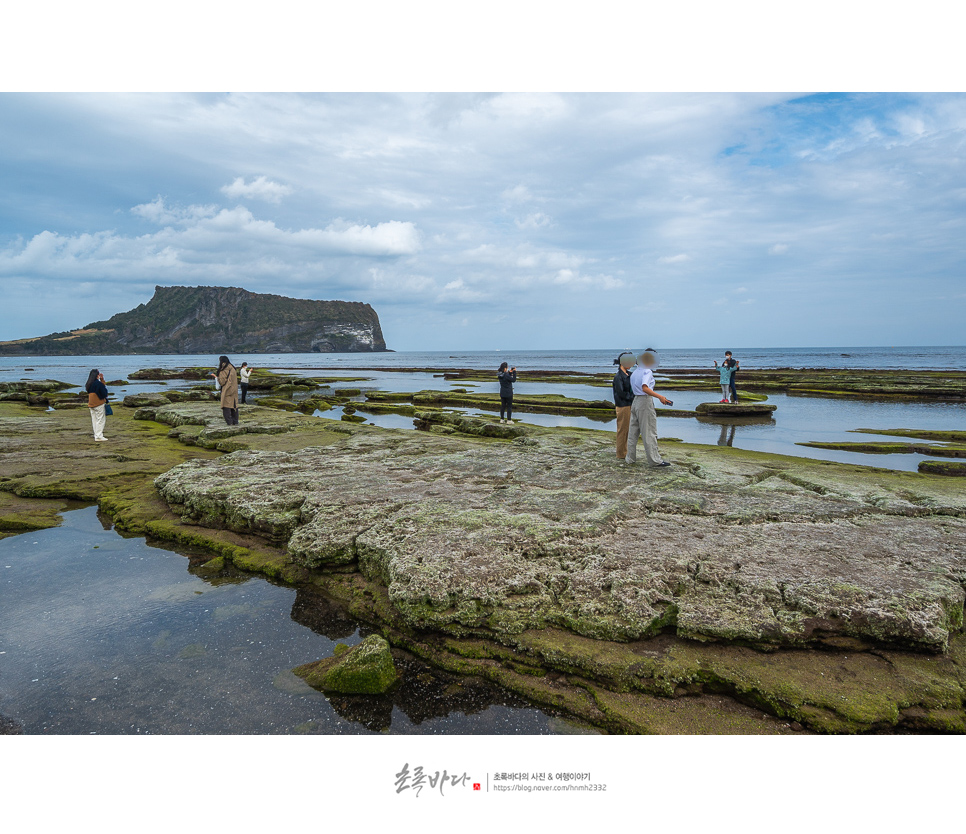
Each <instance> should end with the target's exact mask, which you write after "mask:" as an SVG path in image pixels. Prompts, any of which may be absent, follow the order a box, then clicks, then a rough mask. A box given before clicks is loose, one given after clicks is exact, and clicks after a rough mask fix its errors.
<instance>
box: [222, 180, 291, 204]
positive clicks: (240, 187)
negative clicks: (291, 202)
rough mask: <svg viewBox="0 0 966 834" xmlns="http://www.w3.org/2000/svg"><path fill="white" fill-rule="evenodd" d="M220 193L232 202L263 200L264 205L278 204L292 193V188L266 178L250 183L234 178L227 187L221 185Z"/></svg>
mask: <svg viewBox="0 0 966 834" xmlns="http://www.w3.org/2000/svg"><path fill="white" fill-rule="evenodd" d="M221 191H222V193H223V194H225V195H226V196H227V197H231V198H232V199H234V200H244V199H254V200H264V201H265V202H266V203H280V202H282V198H283V197H287V196H288V195H289V194H291V193H292V188H291V187H290V186H288V185H283V184H282V183H280V182H274V181H273V180H270V179H269V178H268V177H265V176H258V177H255V178H254V179H252V181H251V182H245V178H244V177H235V179H234V180H232V182H230V183H229V184H228V185H223V186H222V187H221Z"/></svg>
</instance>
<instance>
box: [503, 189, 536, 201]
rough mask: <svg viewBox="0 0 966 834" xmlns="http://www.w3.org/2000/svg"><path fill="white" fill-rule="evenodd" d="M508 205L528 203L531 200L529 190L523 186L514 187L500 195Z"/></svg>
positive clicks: (531, 196)
mask: <svg viewBox="0 0 966 834" xmlns="http://www.w3.org/2000/svg"><path fill="white" fill-rule="evenodd" d="M501 196H502V197H503V199H504V200H506V201H507V202H508V203H529V202H530V201H531V200H532V199H533V195H532V194H531V193H530V189H529V188H527V187H526V186H525V185H515V186H513V188H507V189H506V190H505V191H504V192H503V194H502V195H501Z"/></svg>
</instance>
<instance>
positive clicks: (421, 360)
mask: <svg viewBox="0 0 966 834" xmlns="http://www.w3.org/2000/svg"><path fill="white" fill-rule="evenodd" d="M645 347H649V345H644V346H643V347H642V346H640V345H637V346H634V345H627V346H618V347H613V348H604V349H599V350H567V349H560V350H486V351H481V350H476V351H457V350H452V351H398V352H397V351H389V352H386V353H335V354H325V353H275V354H255V355H251V356H248V355H246V356H232V357H231V358H232V360H233V361H234V362H235V364H236V365H237V364H240V363H241V362H242V361H245V360H247V361H248V362H249V364H252V365H256V366H259V367H263V368H279V369H283V368H292V369H312V368H327V369H329V368H331V369H342V368H345V369H359V368H366V369H371V370H385V371H392V370H394V369H399V368H426V369H433V368H473V369H477V370H483V369H494V370H495V369H496V368H497V367H498V366H499V365H500V363H501V362H509V363H510V364H511V365H515V366H516V367H517V368H518V369H520V371H524V370H526V369H530V370H548V371H556V370H570V371H580V372H583V373H601V372H602V371H609V370H612V369H613V362H614V359H615V358H616V357H617V355H618V354H619V353H621V352H622V351H624V350H633V351H635V352H640V351H641V350H643V349H644V348H645ZM729 349H730V350H732V351H733V352H734V355H735V358H736V359H739V360H740V361H741V364H742V366H744V367H745V368H843V369H847V368H875V369H896V370H897V371H898V372H901V370H902V369H903V368H909V369H917V370H962V369H963V368H966V346H958V347H955V346H954V347H823V348H739V347H733V346H732V347H730V348H729ZM723 354H724V349H722V350H717V351H715V350H707V349H696V348H667V349H660V350H659V351H658V356H659V360H660V364H661V366H663V367H665V368H701V367H707V366H709V365H711V364H712V363H713V361H714V360H715V359H720V358H721V356H722V355H723ZM216 361H217V357H215V356H212V355H209V354H204V355H181V354H142V355H137V356H36V357H31V356H2V357H0V380H11V379H22V378H28V379H34V378H45V377H51V378H56V379H63V380H64V381H72V380H75V379H81V378H83V379H86V378H87V372H88V371H89V370H90V368H93V367H97V368H99V369H101V370H102V371H103V372H104V374H105V376H107V377H108V378H115V377H122V376H125V375H127V374H128V373H130V372H132V371H135V370H138V369H139V368H155V367H157V368H173V367H185V366H195V365H211V364H212V363H214V362H216Z"/></svg>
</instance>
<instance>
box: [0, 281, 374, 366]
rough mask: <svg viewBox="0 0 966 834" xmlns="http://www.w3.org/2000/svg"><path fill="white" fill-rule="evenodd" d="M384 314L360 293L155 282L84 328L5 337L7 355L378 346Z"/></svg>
mask: <svg viewBox="0 0 966 834" xmlns="http://www.w3.org/2000/svg"><path fill="white" fill-rule="evenodd" d="M385 350H386V341H385V339H384V338H383V335H382V327H381V326H380V324H379V316H378V315H376V311H375V310H373V309H372V307H371V306H370V305H368V304H364V303H362V302H359V301H311V300H307V299H303V298H286V297H284V296H281V295H266V294H262V293H254V292H249V291H248V290H243V289H239V288H238V287H155V288H154V297H153V298H152V299H151V300H150V301H148V302H147V304H140V305H138V306H137V307H136V308H134V309H133V310H129V311H128V312H126V313H118V314H117V315H115V316H112V317H111V318H109V319H107V320H106V321H96V322H92V323H91V324H88V325H87V326H86V327H82V328H79V329H77V330H69V331H66V332H63V333H51V334H50V335H48V336H39V337H36V338H32V339H16V340H14V341H8V342H0V356H3V355H6V356H11V355H12V356H85V355H96V356H118V355H123V354H157V353H184V354H196V353H214V354H219V353H229V354H231V353H371V352H382V351H385Z"/></svg>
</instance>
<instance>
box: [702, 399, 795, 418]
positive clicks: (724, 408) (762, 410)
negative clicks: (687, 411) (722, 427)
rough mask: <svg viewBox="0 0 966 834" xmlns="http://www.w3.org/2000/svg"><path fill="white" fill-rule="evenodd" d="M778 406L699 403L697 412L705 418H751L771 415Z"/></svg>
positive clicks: (769, 404) (768, 404) (767, 404)
mask: <svg viewBox="0 0 966 834" xmlns="http://www.w3.org/2000/svg"><path fill="white" fill-rule="evenodd" d="M777 408H778V406H777V405H772V404H771V403H740V402H739V403H698V405H697V406H695V409H694V410H695V411H697V413H698V414H701V415H703V416H714V417H751V416H760V415H765V416H767V415H770V414H772V413H773V412H774V411H775V409H777Z"/></svg>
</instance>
